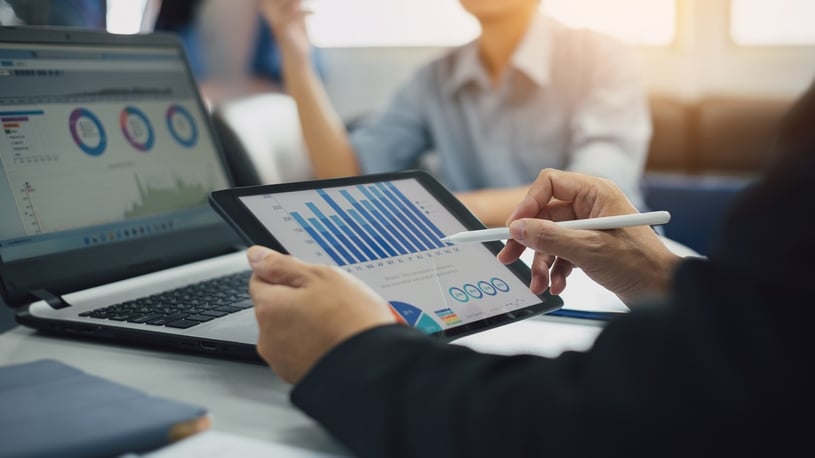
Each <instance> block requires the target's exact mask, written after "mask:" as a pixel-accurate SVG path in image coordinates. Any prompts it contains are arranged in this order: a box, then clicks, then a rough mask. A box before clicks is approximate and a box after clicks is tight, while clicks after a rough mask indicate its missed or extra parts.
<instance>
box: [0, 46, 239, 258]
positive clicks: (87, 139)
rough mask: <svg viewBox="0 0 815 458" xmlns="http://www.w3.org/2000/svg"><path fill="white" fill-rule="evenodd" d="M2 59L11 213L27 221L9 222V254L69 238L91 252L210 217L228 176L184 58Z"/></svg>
mask: <svg viewBox="0 0 815 458" xmlns="http://www.w3.org/2000/svg"><path fill="white" fill-rule="evenodd" d="M0 58H2V62H3V66H2V67H0V128H2V130H0V166H2V167H1V168H2V170H0V171H2V174H0V186H3V187H6V188H7V189H8V190H9V191H10V193H6V192H3V193H2V194H3V196H0V210H2V211H3V214H4V215H16V216H17V218H4V221H3V222H2V223H0V249H1V250H2V253H0V254H2V255H3V256H4V259H10V258H13V257H14V249H12V248H6V247H7V246H11V245H19V243H30V244H37V243H39V242H41V241H43V240H45V239H44V237H47V236H49V235H53V236H56V235H57V234H58V233H59V234H62V233H64V232H66V231H74V232H75V233H74V234H73V236H72V238H71V239H70V243H69V245H71V247H81V246H87V245H93V244H97V243H110V242H114V241H117V240H124V239H128V238H132V237H135V236H141V235H147V234H150V233H154V232H157V231H168V230H173V229H175V228H176V227H177V226H178V225H181V224H187V223H189V221H191V220H190V219H188V218H185V219H179V218H176V216H177V215H179V214H181V213H184V212H188V213H192V214H196V212H206V213H207V214H208V215H209V214H210V211H209V208H208V204H207V196H208V193H209V191H211V190H214V189H220V188H223V187H226V186H228V181H227V178H226V175H225V171H224V169H223V166H222V165H221V163H220V158H219V157H218V155H217V151H216V149H215V147H214V144H213V143H212V140H211V138H209V137H208V136H207V135H206V134H205V132H206V130H205V125H206V122H207V120H206V119H205V118H204V116H206V114H205V113H204V112H203V111H202V110H201V109H200V107H199V105H198V102H197V99H196V96H197V95H196V93H195V90H196V88H195V86H194V84H193V83H192V82H191V81H190V78H189V76H188V74H187V73H186V68H185V66H184V62H183V60H182V58H181V56H179V54H178V53H176V52H173V51H169V50H165V49H153V48H144V49H135V50H134V49H127V50H122V49H118V48H107V47H91V46H76V45H75V46H70V47H69V46H45V45H42V46H40V47H39V48H38V49H31V48H30V47H22V46H20V45H11V44H3V45H0ZM89 228H93V230H92V231H89V230H87V229H89ZM83 230H85V232H82V231H83ZM77 231H78V232H77ZM66 240H68V239H63V240H62V241H61V242H60V243H64V242H65V241H66ZM50 243H51V245H50V246H53V240H51V242H50ZM66 247H67V246H66ZM30 252H31V251H29V253H30Z"/></svg>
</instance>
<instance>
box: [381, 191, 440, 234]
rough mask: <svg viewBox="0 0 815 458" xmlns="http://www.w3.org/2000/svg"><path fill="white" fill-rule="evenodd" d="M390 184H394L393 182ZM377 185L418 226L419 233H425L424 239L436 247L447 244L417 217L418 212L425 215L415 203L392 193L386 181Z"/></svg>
mask: <svg viewBox="0 0 815 458" xmlns="http://www.w3.org/2000/svg"><path fill="white" fill-rule="evenodd" d="M388 184H391V185H392V183H388ZM377 187H378V188H379V190H380V191H382V194H384V195H385V197H387V198H388V199H389V200H390V201H391V202H393V204H394V205H396V207H397V208H398V209H399V211H401V212H402V213H403V214H404V215H405V216H406V217H407V218H408V220H410V222H411V224H412V225H414V226H416V228H417V230H418V234H420V235H423V238H422V240H425V239H426V240H427V243H428V244H430V245H432V246H435V247H436V248H442V247H444V246H445V244H444V243H443V242H442V241H441V240H439V236H438V235H436V234H434V233H433V231H432V230H430V228H428V227H427V226H425V224H424V221H422V220H421V218H419V217H417V213H418V214H419V215H421V216H424V215H422V214H421V212H420V211H419V210H418V209H417V208H416V206H415V205H413V204H412V203H410V201H409V200H407V199H405V200H404V201H403V200H402V199H399V198H398V197H397V196H395V195H394V194H393V193H391V191H390V188H388V187H386V186H385V184H384V183H377ZM394 189H396V187H394ZM425 219H427V218H425ZM442 237H444V236H442Z"/></svg>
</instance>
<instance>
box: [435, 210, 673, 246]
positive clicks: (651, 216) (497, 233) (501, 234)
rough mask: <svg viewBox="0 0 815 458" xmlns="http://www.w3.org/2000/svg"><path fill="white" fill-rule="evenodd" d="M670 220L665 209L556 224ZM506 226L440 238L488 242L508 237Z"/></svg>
mask: <svg viewBox="0 0 815 458" xmlns="http://www.w3.org/2000/svg"><path fill="white" fill-rule="evenodd" d="M670 220H671V214H670V213H669V212H667V211H664V210H663V211H653V212H645V213H634V214H631V215H617V216H601V217H599V218H586V219H575V220H571V221H559V222H558V223H557V224H558V225H560V226H562V227H566V228H569V229H591V230H596V231H602V230H607V229H619V228H622V227H630V226H646V225H647V226H652V225H658V224H665V223H667V222H668V221H670ZM510 238H512V237H510V235H509V228H508V227H496V228H493V229H480V230H476V231H466V232H458V233H456V234H452V235H448V236H447V237H444V238H442V239H441V241H442V242H447V243H452V244H455V243H470V242H489V241H492V240H506V239H510Z"/></svg>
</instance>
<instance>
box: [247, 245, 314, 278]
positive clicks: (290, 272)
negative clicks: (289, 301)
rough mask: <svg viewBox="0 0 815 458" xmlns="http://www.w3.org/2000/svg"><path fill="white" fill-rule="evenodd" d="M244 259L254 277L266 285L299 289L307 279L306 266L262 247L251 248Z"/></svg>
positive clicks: (307, 271)
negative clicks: (246, 259) (247, 261)
mask: <svg viewBox="0 0 815 458" xmlns="http://www.w3.org/2000/svg"><path fill="white" fill-rule="evenodd" d="M246 257H247V258H248V259H249V265H250V266H251V267H252V271H253V272H254V274H255V276H256V277H257V278H259V279H261V280H263V281H265V282H266V283H271V284H274V285H286V286H293V287H300V286H302V285H304V284H305V283H306V282H307V280H308V278H309V269H308V264H306V263H304V262H302V261H300V260H298V259H295V258H294V257H292V256H290V255H287V254H283V253H280V252H277V251H274V250H271V249H269V248H266V247H263V246H258V245H255V246H252V247H250V248H249V250H247V252H246Z"/></svg>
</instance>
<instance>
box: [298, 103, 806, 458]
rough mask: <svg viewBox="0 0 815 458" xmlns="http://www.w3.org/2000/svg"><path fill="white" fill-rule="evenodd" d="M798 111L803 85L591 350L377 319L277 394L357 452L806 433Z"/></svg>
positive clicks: (628, 447) (801, 441)
mask: <svg viewBox="0 0 815 458" xmlns="http://www.w3.org/2000/svg"><path fill="white" fill-rule="evenodd" d="M796 110H797V111H796ZM813 123H815V89H813V90H811V91H810V92H809V93H808V94H807V95H806V96H805V98H804V99H803V102H801V104H800V105H799V106H798V107H797V108H796V109H795V110H793V116H792V119H791V120H790V121H788V122H787V124H786V127H785V128H784V130H783V131H782V134H783V136H784V141H783V142H781V143H780V146H779V148H781V149H780V153H783V154H781V158H780V160H779V165H778V166H777V167H776V168H775V169H773V170H772V171H771V173H769V174H768V178H767V179H766V180H764V181H763V183H761V184H760V185H758V186H756V187H755V188H753V189H751V190H749V191H748V192H746V193H745V194H744V197H743V198H742V199H741V200H740V202H739V203H737V204H736V206H735V208H734V209H733V210H732V211H731V213H730V214H729V215H728V217H727V218H726V220H725V224H724V228H723V229H722V232H721V234H720V237H719V245H718V246H717V248H716V249H715V250H713V252H712V253H711V256H710V258H709V259H708V260H702V259H687V260H685V261H683V262H682V263H681V265H680V266H679V268H678V270H677V272H676V273H675V276H674V283H673V288H672V294H671V295H670V299H669V301H668V302H667V303H665V304H653V305H643V306H640V307H638V308H636V309H635V310H633V311H632V312H631V313H629V314H627V315H626V316H623V317H620V318H617V319H615V320H614V321H612V322H610V323H609V324H608V325H607V326H606V328H605V329H604V330H603V331H602V332H601V333H600V335H599V336H598V338H597V340H596V341H595V343H594V346H593V347H592V348H591V349H590V350H588V351H586V352H582V353H578V352H565V353H563V354H562V355H560V356H559V357H557V358H551V359H550V358H543V357H537V356H529V355H518V356H497V355H489V354H481V353H477V352H475V351H472V350H470V349H467V348H464V347H462V346H458V345H455V344H449V343H443V342H440V341H437V340H433V339H431V338H429V337H426V336H424V335H422V334H420V333H418V332H416V331H414V330H412V329H409V328H407V327H403V326H401V325H391V326H385V327H380V328H375V329H372V330H369V331H366V332H364V333H361V334H359V335H357V336H355V337H353V338H351V339H349V340H348V341H346V342H344V343H343V344H341V345H340V346H338V347H337V348H335V349H334V350H333V351H331V352H330V353H329V354H327V355H326V356H325V357H324V358H323V359H322V360H321V361H319V362H318V363H317V365H316V366H315V367H314V368H313V369H312V370H311V371H310V372H309V373H308V374H307V376H306V377H305V378H304V379H303V380H302V381H301V382H300V383H299V384H298V385H297V386H296V387H295V388H294V390H293V391H292V401H293V402H294V404H295V405H297V406H298V407H300V408H301V409H302V410H303V411H304V412H305V413H306V414H308V415H310V416H311V417H313V418H314V419H315V420H316V421H318V422H319V423H320V424H321V425H323V426H324V427H325V428H326V429H327V430H328V431H329V432H330V433H331V434H333V435H334V436H335V437H336V438H337V439H338V440H339V441H341V442H342V443H344V444H345V445H347V446H348V447H349V448H350V450H352V451H353V452H354V453H356V454H357V455H358V456H360V457H377V458H379V457H423V458H432V457H448V458H451V457H468V458H475V457H504V456H591V457H600V456H602V457H604V458H606V457H609V456H625V457H627V458H631V457H634V456H648V457H665V456H683V457H687V456H717V457H718V456H790V455H797V454H798V453H793V452H792V451H793V450H808V449H811V440H810V439H809V438H810V437H811V425H812V424H813V423H812V420H811V418H812V412H813V408H815V402H814V401H813V397H814V396H813V392H814V391H813V389H812V387H813V386H815V377H813V375H812V374H813V373H815V370H813V369H815V367H813V366H815V358H813V352H814V351H815V344H813V339H812V335H813V332H812V323H813V318H815V313H814V312H813V310H815V301H813V291H815V290H813V288H812V287H811V284H812V282H813V278H815V267H813V266H814V265H815V264H813V263H815V236H814V235H812V229H811V226H809V225H808V219H809V218H811V215H812V214H815V197H813V196H815V193H813V191H812V185H813V183H815V131H813V129H812V126H813V125H815V124H813ZM540 338H542V339H545V338H546V336H540Z"/></svg>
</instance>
